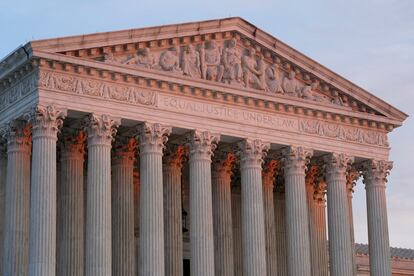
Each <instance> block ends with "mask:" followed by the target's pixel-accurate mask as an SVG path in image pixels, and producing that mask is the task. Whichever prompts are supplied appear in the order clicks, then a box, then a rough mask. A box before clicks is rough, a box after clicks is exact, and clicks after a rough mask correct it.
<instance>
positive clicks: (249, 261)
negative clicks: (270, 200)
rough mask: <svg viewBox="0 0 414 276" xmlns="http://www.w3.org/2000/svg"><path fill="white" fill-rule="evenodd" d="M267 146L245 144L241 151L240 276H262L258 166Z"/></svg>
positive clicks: (263, 243) (262, 232) (262, 231)
mask: <svg viewBox="0 0 414 276" xmlns="http://www.w3.org/2000/svg"><path fill="white" fill-rule="evenodd" d="M269 146H270V145H269V144H267V143H263V142H261V141H260V140H245V141H243V142H242V143H241V144H240V148H241V163H240V170H241V201H242V244H243V248H242V249H243V275H244V276H265V275H266V241H265V226H264V213H263V187H262V163H263V157H264V156H265V152H267V150H268V149H269Z"/></svg>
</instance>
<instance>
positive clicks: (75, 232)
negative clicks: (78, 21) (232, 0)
mask: <svg viewBox="0 0 414 276" xmlns="http://www.w3.org/2000/svg"><path fill="white" fill-rule="evenodd" d="M406 117H407V115H406V114H404V113H403V112H401V111H399V110H398V109H396V108H394V107H392V106H390V105H389V104H387V103H385V102H384V101H382V100H380V99H379V98H377V97H375V96H374V95H372V94H370V93H369V92H367V91H365V90H363V89H362V88H360V87H358V86H356V85H355V84H353V83H351V82H349V81H347V80H346V79H344V78H342V77H340V76H339V75H337V74H335V73H334V72H332V71H330V70H328V69H327V68H325V67H323V66H322V65H320V64H318V63H316V62H315V61H313V60H311V59H309V58H308V57H306V56H304V55H303V54H301V53H299V52H297V51H296V50H294V49H292V48H291V47H289V46H288V45H286V44H284V43H283V42H281V41H279V40H277V39H276V38H274V37H272V36H270V35H269V34H267V33H265V32H263V31H261V30H260V29H258V28H256V27H255V26H253V25H251V24H250V23H248V22H246V21H244V20H243V19H241V18H226V19H222V20H212V21H203V22H194V23H186V24H179V25H167V26H161V27H152V28H144V29H135V30H128V31H119V32H110V33H102V34H91V35H85V36H74V37H66V38H56V39H48V40H41V41H32V42H29V43H28V44H26V45H25V46H23V47H21V48H19V49H17V50H16V51H15V52H13V53H11V54H10V55H9V56H7V57H6V58H4V59H3V60H2V61H1V62H0V134H1V140H0V150H1V151H0V181H1V182H0V191H3V192H2V193H0V195H1V196H0V200H1V202H0V212H2V213H3V212H4V214H5V215H4V220H3V221H1V223H0V225H1V226H2V229H1V231H0V234H1V235H2V236H1V237H0V241H1V243H2V245H1V246H2V248H3V250H2V253H1V254H2V255H0V256H3V257H2V260H1V262H0V267H1V269H2V273H3V274H2V275H5V276H9V275H19V276H26V275H28V276H35V275H36V276H54V275H68V276H69V275H76V276H83V275H85V276H106V275H108V276H109V275H117V276H118V275H119V276H135V275H140V276H145V275H148V276H149V275H159V276H163V275H171V276H174V275H176V276H178V275H183V273H184V275H187V274H186V273H187V272H185V271H186V269H185V267H183V259H186V260H189V263H190V269H189V270H190V273H191V275H206V276H207V275H209V276H210V275H223V276H233V275H235V276H236V275H237V276H238V275H245V276H265V275H269V276H270V275H289V276H297V275H305V276H306V275H332V276H337V275H338V276H339V275H356V269H355V268H356V263H355V254H354V235H353V219H352V192H353V185H354V184H355V181H356V179H357V178H358V177H359V176H361V177H363V181H364V183H365V186H366V195H367V204H368V208H367V217H368V226H369V231H368V235H369V248H370V252H371V254H370V255H369V257H370V264H371V269H370V270H371V272H372V273H373V274H372V275H375V276H377V275H378V276H382V275H384V276H385V275H390V274H391V267H390V254H389V237H388V222H387V209H386V195H385V188H386V182H387V175H388V174H389V172H390V170H391V168H392V162H390V161H389V160H388V157H389V150H390V145H389V143H388V138H387V137H388V133H390V132H391V131H392V130H393V129H394V128H396V127H399V126H401V125H402V123H403V121H404V120H405V119H406ZM325 210H327V212H326V215H325ZM326 225H327V226H328V234H329V238H330V239H329V240H330V242H329V249H327V231H326ZM135 244H137V247H138V248H137V249H136V248H135ZM328 259H329V265H328Z"/></svg>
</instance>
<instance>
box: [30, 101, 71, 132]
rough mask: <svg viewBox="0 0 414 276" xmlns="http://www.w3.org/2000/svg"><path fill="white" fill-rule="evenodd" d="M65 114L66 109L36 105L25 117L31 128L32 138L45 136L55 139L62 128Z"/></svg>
mask: <svg viewBox="0 0 414 276" xmlns="http://www.w3.org/2000/svg"><path fill="white" fill-rule="evenodd" d="M66 114H67V110H66V109H59V108H57V107H55V106H53V105H49V106H41V105H38V106H36V107H35V108H34V109H33V110H32V111H31V112H29V113H27V114H25V116H26V117H27V120H28V121H29V122H30V123H31V124H32V126H33V138H35V137H37V136H47V137H51V138H54V139H57V133H58V132H59V131H60V129H61V127H62V126H63V119H64V118H65V117H66Z"/></svg>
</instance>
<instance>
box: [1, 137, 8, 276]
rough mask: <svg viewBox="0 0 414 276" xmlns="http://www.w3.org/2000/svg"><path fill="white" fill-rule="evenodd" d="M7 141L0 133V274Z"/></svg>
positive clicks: (2, 246)
mask: <svg viewBox="0 0 414 276" xmlns="http://www.w3.org/2000/svg"><path fill="white" fill-rule="evenodd" d="M6 143H7V141H6V140H4V139H3V138H2V137H1V133H0V275H1V273H2V272H3V251H4V250H3V248H4V226H5V224H4V215H5V211H4V208H5V207H6V204H5V197H4V194H5V190H6V176H7V152H6Z"/></svg>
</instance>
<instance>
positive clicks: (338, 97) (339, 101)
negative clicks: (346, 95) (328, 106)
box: [332, 90, 345, 106]
mask: <svg viewBox="0 0 414 276" xmlns="http://www.w3.org/2000/svg"><path fill="white" fill-rule="evenodd" d="M332 103H333V104H337V105H341V106H345V103H344V101H343V100H342V98H341V95H339V92H338V91H336V90H334V91H332Z"/></svg>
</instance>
